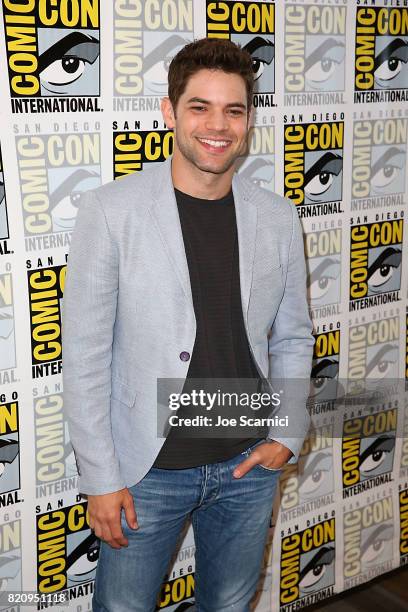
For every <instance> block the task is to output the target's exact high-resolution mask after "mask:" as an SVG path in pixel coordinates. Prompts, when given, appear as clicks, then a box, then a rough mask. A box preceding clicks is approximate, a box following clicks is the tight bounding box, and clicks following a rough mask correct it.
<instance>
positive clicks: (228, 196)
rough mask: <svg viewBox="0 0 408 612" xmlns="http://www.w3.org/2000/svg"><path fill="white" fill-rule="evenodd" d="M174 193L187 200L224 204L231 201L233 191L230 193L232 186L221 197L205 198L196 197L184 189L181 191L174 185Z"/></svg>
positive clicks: (199, 202) (198, 202)
mask: <svg viewBox="0 0 408 612" xmlns="http://www.w3.org/2000/svg"><path fill="white" fill-rule="evenodd" d="M174 193H175V195H176V196H177V194H178V195H180V196H181V197H182V198H184V199H185V200H187V201H191V202H194V203H197V204H216V205H218V204H221V205H225V204H230V203H232V202H233V193H232V187H231V189H230V190H229V192H228V193H227V194H226V195H225V196H223V197H222V198H219V199H217V200H207V199H206V198H196V197H195V196H192V195H190V194H189V193H185V192H184V191H181V190H180V189H177V188H176V187H174Z"/></svg>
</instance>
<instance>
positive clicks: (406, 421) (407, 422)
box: [400, 381, 408, 476]
mask: <svg viewBox="0 0 408 612" xmlns="http://www.w3.org/2000/svg"><path fill="white" fill-rule="evenodd" d="M405 388H406V381H405ZM401 437H402V448H401V460H400V469H401V472H402V475H403V476H407V474H408V469H407V468H408V397H407V394H405V399H404V413H403V418H402V436H401Z"/></svg>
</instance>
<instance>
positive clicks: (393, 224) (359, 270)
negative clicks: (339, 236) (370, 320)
mask: <svg viewBox="0 0 408 612" xmlns="http://www.w3.org/2000/svg"><path fill="white" fill-rule="evenodd" d="M402 215H403V212H401V216H402ZM398 216H400V215H398ZM403 229H404V220H403V219H402V218H399V219H393V220H390V221H377V222H374V223H361V224H356V225H352V226H351V229H350V295H349V300H350V304H349V309H350V311H352V310H360V309H362V308H368V307H370V306H377V305H379V304H385V303H387V302H395V301H397V300H399V299H400V295H399V290H400V287H401V262H402V238H403Z"/></svg>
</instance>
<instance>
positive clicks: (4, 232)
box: [0, 149, 10, 240]
mask: <svg viewBox="0 0 408 612" xmlns="http://www.w3.org/2000/svg"><path fill="white" fill-rule="evenodd" d="M5 238H10V234H9V228H8V219H7V205H6V187H5V184H4V172H3V160H2V157H1V149H0V240H3V239H5Z"/></svg>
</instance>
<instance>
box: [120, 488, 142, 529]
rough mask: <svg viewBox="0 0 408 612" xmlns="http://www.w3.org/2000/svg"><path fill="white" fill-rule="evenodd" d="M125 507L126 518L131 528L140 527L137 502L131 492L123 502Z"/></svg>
mask: <svg viewBox="0 0 408 612" xmlns="http://www.w3.org/2000/svg"><path fill="white" fill-rule="evenodd" d="M123 509H124V511H125V519H126V522H127V524H128V525H129V527H130V528H131V529H138V528H139V525H138V523H137V515H136V511H135V504H134V501H133V497H132V496H131V495H130V494H129V497H127V498H126V500H125V501H124V502H123Z"/></svg>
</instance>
